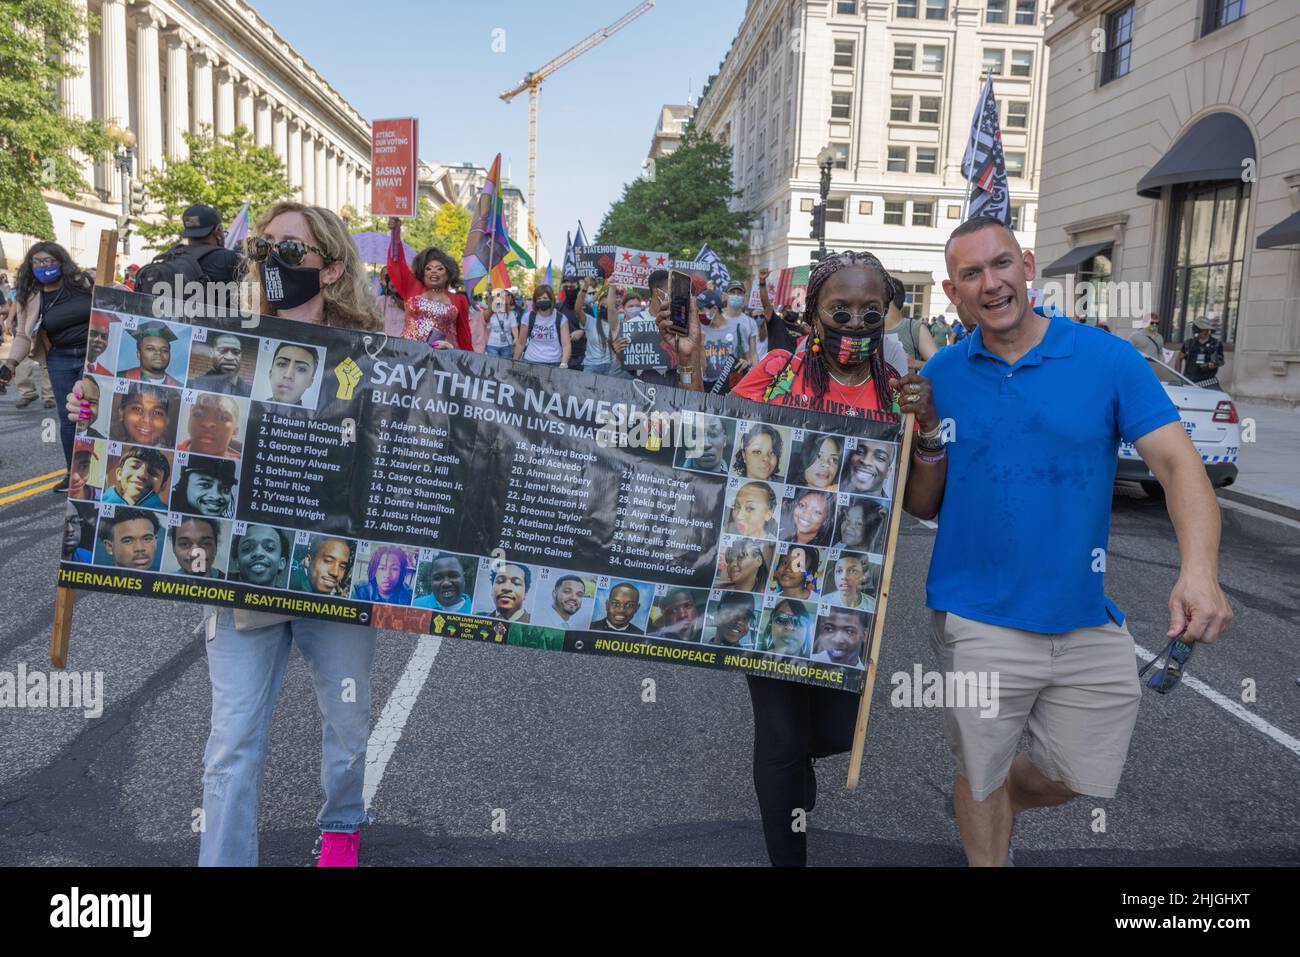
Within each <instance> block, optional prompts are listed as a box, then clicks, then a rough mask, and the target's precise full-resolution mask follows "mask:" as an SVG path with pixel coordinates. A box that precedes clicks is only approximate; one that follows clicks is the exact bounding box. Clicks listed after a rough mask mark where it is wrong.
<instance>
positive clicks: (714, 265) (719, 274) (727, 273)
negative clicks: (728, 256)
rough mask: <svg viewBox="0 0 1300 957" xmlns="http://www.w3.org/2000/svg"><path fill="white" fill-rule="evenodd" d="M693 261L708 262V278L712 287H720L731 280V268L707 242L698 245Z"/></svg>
mask: <svg viewBox="0 0 1300 957" xmlns="http://www.w3.org/2000/svg"><path fill="white" fill-rule="evenodd" d="M695 261H696V262H697V263H707V264H708V266H709V279H710V281H712V283H713V285H714V288H716V289H722V288H723V287H724V286H726V285H727V283H729V282H731V270H730V269H728V268H727V264H726V263H724V262H723V261H722V257H721V256H719V255H718V254H717V253H715V252H714V251H713V250H712V249H710V248H709V244H708V243H705V244H704V245H703V246H701V247H700V251H699V252H698V253H696V254H695Z"/></svg>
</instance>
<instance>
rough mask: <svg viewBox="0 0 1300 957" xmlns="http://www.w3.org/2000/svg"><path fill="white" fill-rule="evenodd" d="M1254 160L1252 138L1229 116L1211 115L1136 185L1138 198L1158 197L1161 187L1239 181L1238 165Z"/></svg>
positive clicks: (1192, 129)
mask: <svg viewBox="0 0 1300 957" xmlns="http://www.w3.org/2000/svg"><path fill="white" fill-rule="evenodd" d="M1247 159H1250V160H1253V159H1255V138H1254V137H1253V136H1251V135H1250V129H1249V128H1248V127H1247V126H1246V124H1245V123H1244V122H1242V121H1241V120H1240V119H1238V118H1237V117H1235V116H1233V115H1232V114H1231V113H1211V114H1210V115H1209V116H1207V117H1204V118H1203V119H1201V120H1200V121H1199V122H1197V124H1196V125H1195V126H1193V127H1192V128H1191V129H1190V130H1188V131H1187V132H1186V133H1184V134H1183V135H1182V136H1180V137H1179V138H1178V142H1177V143H1175V144H1174V145H1173V146H1171V147H1170V148H1169V152H1168V153H1166V154H1165V155H1164V156H1163V157H1161V159H1160V162H1159V163H1156V165H1155V166H1153V167H1151V172H1149V173H1147V174H1146V175H1145V176H1143V177H1142V179H1140V180H1139V181H1138V186H1137V192H1138V195H1139V196H1146V197H1148V198H1150V199H1158V198H1159V197H1160V188H1161V187H1162V186H1172V185H1174V184H1177V183H1197V182H1202V181H1210V182H1217V181H1219V180H1240V179H1241V172H1242V165H1241V164H1242V162H1243V161H1244V160H1247Z"/></svg>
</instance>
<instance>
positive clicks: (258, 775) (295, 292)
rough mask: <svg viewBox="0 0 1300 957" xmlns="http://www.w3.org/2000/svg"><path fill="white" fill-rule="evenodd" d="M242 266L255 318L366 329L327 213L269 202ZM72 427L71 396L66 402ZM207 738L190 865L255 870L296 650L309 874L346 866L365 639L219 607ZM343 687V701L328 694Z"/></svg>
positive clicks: (368, 635) (343, 237) (359, 297)
mask: <svg viewBox="0 0 1300 957" xmlns="http://www.w3.org/2000/svg"><path fill="white" fill-rule="evenodd" d="M247 246H248V258H249V262H250V263H251V264H252V265H253V266H255V267H256V269H257V270H258V273H259V274H260V277H261V280H262V293H263V296H264V300H263V302H262V308H261V311H262V312H263V313H266V314H268V315H274V316H278V317H280V318H282V319H294V320H297V321H299V322H310V323H316V324H320V325H327V326H332V327H335V328H343V329H355V330H375V329H377V328H378V326H379V319H378V316H377V315H376V313H375V311H374V298H373V297H372V296H371V295H370V290H369V288H368V286H367V283H366V277H365V273H364V272H363V270H362V267H361V263H360V261H359V259H358V257H357V250H356V246H354V245H353V243H352V238H351V237H350V236H349V235H348V231H347V227H346V226H345V225H344V224H343V221H342V220H341V219H339V218H338V216H336V215H335V214H334V213H332V212H330V211H329V210H327V209H321V208H319V207H315V206H304V205H302V204H301V203H277V204H276V205H275V206H272V207H271V208H270V209H269V210H268V211H267V212H266V213H265V214H264V215H263V217H262V218H261V220H260V221H259V222H258V223H257V226H256V228H255V230H254V236H253V238H252V239H250V240H249V242H248V244H247ZM68 413H69V416H70V417H71V418H73V419H79V418H80V417H82V416H86V415H88V414H89V408H88V407H86V408H85V409H84V411H83V406H82V399H81V390H80V388H78V389H76V390H74V392H73V393H72V394H71V395H69V396H68ZM206 646H207V653H208V676H209V678H210V680H211V682H212V731H211V734H210V735H209V736H208V744H207V749H206V750H205V751H204V755H203V818H204V827H203V829H202V830H201V831H200V834H199V864H200V865H201V866H206V865H224V866H240V865H245V866H254V865H256V864H257V819H258V805H259V803H260V799H261V791H262V774H263V768H264V765H265V759H266V753H267V747H268V742H267V736H268V732H269V731H270V727H271V712H272V710H273V709H274V707H275V700H276V698H277V697H278V696H279V692H280V687H281V685H282V683H283V681H284V674H285V668H286V667H287V666H288V663H289V653H290V650H291V649H292V648H293V647H295V646H296V647H297V648H298V650H299V651H300V652H301V653H302V655H303V657H304V658H306V659H307V665H308V667H309V668H310V669H311V674H312V679H313V683H314V685H315V689H316V704H317V707H318V708H319V709H320V713H321V723H322V726H323V728H324V735H323V744H322V754H321V782H322V784H323V785H324V790H325V803H324V805H323V806H322V808H321V811H320V814H319V815H318V816H317V819H316V824H317V826H318V827H319V829H320V831H321V855H320V861H319V865H320V866H321V867H355V866H356V864H357V852H358V849H359V847H360V843H361V831H360V827H361V823H362V821H364V820H365V816H366V808H365V799H364V796H363V788H364V783H365V766H366V744H367V741H368V739H369V736H370V667H371V663H372V662H373V660H374V654H375V632H374V631H373V630H371V629H370V628H362V627H360V626H357V625H345V624H339V623H336V622H326V621H317V620H313V619H307V618H293V617H291V616H288V615H276V614H270V613H266V612H253V611H231V610H228V609H221V610H220V611H219V612H215V613H212V612H210V613H209V616H208V619H207V642H206ZM345 680H351V681H354V682H355V683H356V695H355V700H353V696H351V695H349V696H346V697H347V700H345V696H344V695H341V694H340V693H339V688H340V687H343V682H344V681H345Z"/></svg>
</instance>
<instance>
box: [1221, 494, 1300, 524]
mask: <svg viewBox="0 0 1300 957" xmlns="http://www.w3.org/2000/svg"><path fill="white" fill-rule="evenodd" d="M1219 507H1220V508H1226V509H1229V510H1230V511H1233V512H1241V513H1243V514H1245V515H1253V516H1254V517H1255V518H1262V519H1265V520H1266V521H1270V522H1277V523H1278V524H1279V525H1285V526H1287V527H1288V528H1300V522H1297V521H1296V520H1295V519H1293V518H1287V517H1286V516H1285V515H1278V514H1277V513H1275V512H1266V511H1264V509H1262V508H1255V506H1253V505H1247V504H1245V503H1244V502H1234V501H1233V500H1232V499H1230V498H1221V499H1219Z"/></svg>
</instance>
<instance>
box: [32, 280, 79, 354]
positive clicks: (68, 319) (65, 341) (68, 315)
mask: <svg viewBox="0 0 1300 957" xmlns="http://www.w3.org/2000/svg"><path fill="white" fill-rule="evenodd" d="M40 297H41V304H40V309H41V331H43V332H44V333H45V334H46V335H47V336H49V337H50V343H51V344H52V345H53V346H54V348H56V349H60V350H67V351H69V352H83V353H84V352H85V351H86V329H87V328H88V327H89V326H90V290H89V289H72V288H69V287H68V286H66V285H65V286H63V287H62V288H60V289H59V290H58V291H57V292H42V293H41V294H40Z"/></svg>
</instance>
